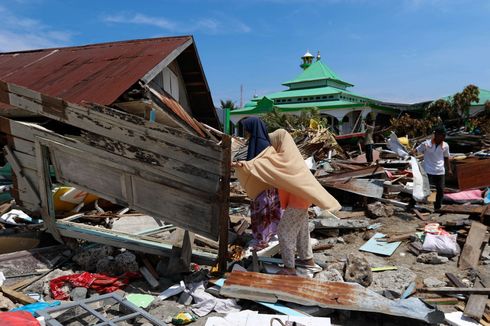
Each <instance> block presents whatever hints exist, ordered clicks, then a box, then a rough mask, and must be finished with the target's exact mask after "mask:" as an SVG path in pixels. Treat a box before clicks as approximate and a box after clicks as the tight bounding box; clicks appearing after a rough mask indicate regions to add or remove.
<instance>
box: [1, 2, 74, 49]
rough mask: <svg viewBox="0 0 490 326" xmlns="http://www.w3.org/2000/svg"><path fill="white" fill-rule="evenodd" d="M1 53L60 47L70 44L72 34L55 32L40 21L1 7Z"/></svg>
mask: <svg viewBox="0 0 490 326" xmlns="http://www.w3.org/2000/svg"><path fill="white" fill-rule="evenodd" d="M0 16H2V29H0V52H9V51H20V50H28V49H39V48H47V47H58V46H62V45H66V44H67V43H69V42H70V40H71V36H72V34H71V33H69V32H66V31H59V30H55V29H53V28H51V27H49V26H46V25H44V24H43V23H41V22H40V21H38V20H35V19H31V18H29V17H23V16H19V15H16V14H14V13H13V12H11V11H9V10H8V9H6V8H4V7H2V6H0Z"/></svg>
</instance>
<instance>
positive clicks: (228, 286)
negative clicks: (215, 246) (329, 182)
mask: <svg viewBox="0 0 490 326" xmlns="http://www.w3.org/2000/svg"><path fill="white" fill-rule="evenodd" d="M220 294H221V295H224V296H227V297H230V298H239V299H248V300H253V301H265V302H271V303H275V302H277V301H278V300H282V301H287V302H293V303H297V304H301V305H306V306H312V305H316V306H320V307H323V308H332V309H341V310H353V311H365V312H374V313H382V314H387V315H392V316H398V317H406V318H412V319H417V320H422V321H425V322H428V323H439V322H442V321H443V320H444V315H443V313H442V312H440V311H437V310H434V309H430V308H428V307H427V306H426V305H425V304H424V303H423V302H421V301H420V300H419V299H416V298H411V299H405V300H400V301H399V302H396V301H392V300H389V299H387V298H385V297H383V296H382V295H379V294H377V293H375V292H374V291H371V290H368V289H366V288H364V287H362V286H361V285H359V284H357V283H347V282H320V281H317V280H311V279H307V278H302V277H298V276H290V275H266V274H260V273H252V272H233V273H231V274H230V275H229V277H228V279H227V280H226V281H225V283H224V286H223V287H222V288H221V291H220Z"/></svg>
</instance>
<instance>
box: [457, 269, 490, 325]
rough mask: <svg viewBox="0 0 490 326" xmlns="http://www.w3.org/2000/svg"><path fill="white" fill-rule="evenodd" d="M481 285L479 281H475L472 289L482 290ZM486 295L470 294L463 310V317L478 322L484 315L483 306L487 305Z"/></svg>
mask: <svg viewBox="0 0 490 326" xmlns="http://www.w3.org/2000/svg"><path fill="white" fill-rule="evenodd" d="M483 287H484V286H483V284H482V282H481V281H480V279H478V278H477V279H476V280H475V284H474V285H473V288H474V289H475V288H476V289H479V288H483ZM487 300H488V295H487V294H472V295H470V297H469V298H468V302H467V303H466V306H465V308H464V312H463V315H465V316H467V317H470V318H473V319H474V320H480V319H481V318H482V316H483V314H484V313H485V306H486V305H487Z"/></svg>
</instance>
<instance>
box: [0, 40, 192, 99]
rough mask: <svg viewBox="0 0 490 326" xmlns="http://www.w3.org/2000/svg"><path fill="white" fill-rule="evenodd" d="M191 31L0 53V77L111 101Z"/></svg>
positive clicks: (51, 92)
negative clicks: (140, 38) (170, 35)
mask: <svg viewBox="0 0 490 326" xmlns="http://www.w3.org/2000/svg"><path fill="white" fill-rule="evenodd" d="M190 39H192V37H191V36H181V37H162V38H154V39H144V40H134V41H123V42H111V43H101V44H93V45H86V46H75V47H66V48H57V49H42V50H33V51H22V52H11V53H0V80H3V81H6V82H10V83H14V84H18V85H21V86H24V87H27V88H30V89H33V90H36V91H38V92H40V93H44V94H47V95H51V96H55V97H60V98H62V99H64V100H66V101H69V102H73V103H81V102H82V101H88V102H94V103H98V104H103V105H110V104H112V103H113V102H114V101H115V100H116V99H117V98H118V97H119V96H121V95H122V94H123V93H124V92H125V91H126V90H128V89H129V88H130V87H131V86H132V85H133V84H134V83H136V82H137V81H138V80H139V79H140V78H142V77H143V76H144V75H145V74H146V73H148V72H149V71H150V70H151V69H152V68H154V67H155V66H156V65H158V64H159V63H160V62H161V61H162V60H164V59H165V58H166V57H167V56H168V55H169V54H170V53H171V52H172V51H173V50H175V49H177V48H178V47H179V46H181V45H183V44H184V43H185V42H187V41H189V40H190Z"/></svg>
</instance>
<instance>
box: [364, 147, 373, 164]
mask: <svg viewBox="0 0 490 326" xmlns="http://www.w3.org/2000/svg"><path fill="white" fill-rule="evenodd" d="M373 145H374V144H366V145H365V150H366V161H367V162H368V163H372V162H373Z"/></svg>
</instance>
